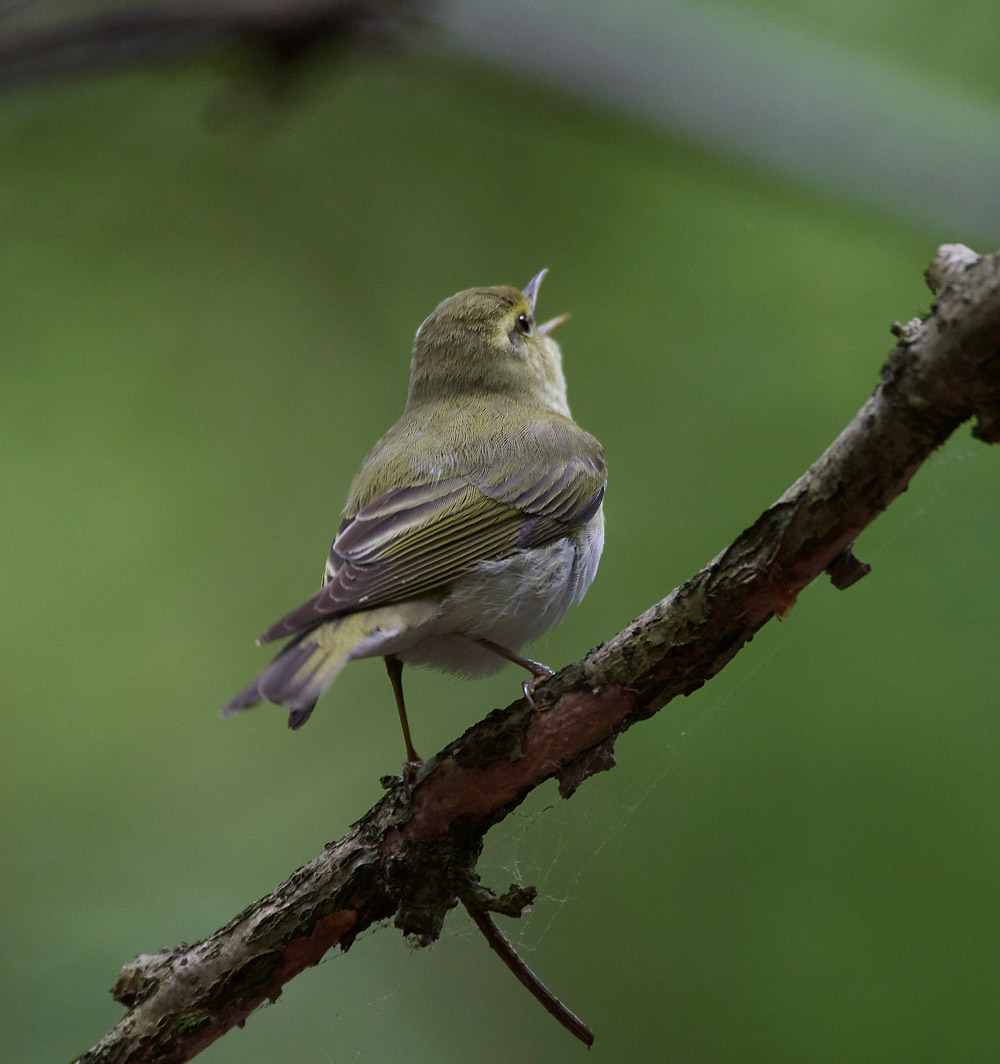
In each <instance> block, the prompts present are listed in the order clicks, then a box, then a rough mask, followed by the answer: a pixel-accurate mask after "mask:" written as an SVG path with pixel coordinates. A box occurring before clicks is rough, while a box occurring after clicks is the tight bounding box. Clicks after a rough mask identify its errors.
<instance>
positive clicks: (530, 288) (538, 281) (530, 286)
mask: <svg viewBox="0 0 1000 1064" xmlns="http://www.w3.org/2000/svg"><path fill="white" fill-rule="evenodd" d="M548 272H549V268H548V266H546V267H545V269H544V270H539V271H538V273H536V274H535V276H534V277H532V278H531V280H530V281H529V282H528V283H527V284H526V285H525V286H524V288H523V289H522V292H521V294H522V295H523V296H524V298H525V299H526V300H527V301H528V306H529V307H531V313H532V314H534V313H535V300H536V299H537V298H538V289H539V288H541V286H542V281H543V280H544V279H545V275H546V274H547V273H548Z"/></svg>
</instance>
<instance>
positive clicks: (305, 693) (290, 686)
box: [219, 613, 372, 730]
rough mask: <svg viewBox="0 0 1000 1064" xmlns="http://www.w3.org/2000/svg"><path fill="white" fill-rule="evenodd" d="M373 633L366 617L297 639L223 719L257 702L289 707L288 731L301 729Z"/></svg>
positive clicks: (337, 621) (338, 621) (338, 620)
mask: <svg viewBox="0 0 1000 1064" xmlns="http://www.w3.org/2000/svg"><path fill="white" fill-rule="evenodd" d="M371 631H372V629H371V624H370V623H369V618H368V617H367V615H366V614H365V613H350V614H347V615H346V616H343V617H335V618H332V619H330V620H328V621H324V622H323V623H322V624H321V625H319V626H318V627H316V628H313V629H311V630H310V631H308V632H305V633H303V634H302V635H300V636H298V637H297V638H295V639H293V640H292V642H291V643H289V644H288V645H287V646H286V647H285V648H284V649H283V650H282V651H281V653H280V654H279V655H278V656H277V657H276V658H275V659H274V660H273V661H272V662H271V664H270V665H268V667H267V668H266V669H265V670H264V671H263V672H262V673H261V674H260V676H258V677H257V679H256V680H254V682H253V683H252V684H250V685H249V687H245V688H244V689H243V690H242V691H240V693H239V694H238V695H237V696H236V697H235V698H234V699H232V700H231V701H229V702H227V703H226V705H225V706H223V707H222V709H221V710H220V711H219V716H220V717H231V716H233V715H234V714H236V713H241V712H242V711H243V710H245V709H250V708H251V707H252V706H255V705H257V703H258V702H277V703H278V704H279V705H282V706H287V707H288V710H289V713H288V727H289V728H291V729H293V730H295V729H297V728H301V727H302V725H303V724H305V722H306V721H307V720H308V719H309V714H310V713H312V711H313V706H315V705H316V700H317V699H318V698H319V696H320V695H321V694H322V693H323V692H324V691H325V690H326V689H327V687H329V686H330V684H331V683H333V681H334V679H335V678H336V676H337V673H339V672H340V670H341V669H342V668H343V667H344V666H345V665H346V664H347V662H348V661H350V660H351V657H352V651H354V650H355V648H356V647H357V646H358V644H359V643H360V642H361V641H362V640H364V639H365V637H366V636H368V635H370V634H371Z"/></svg>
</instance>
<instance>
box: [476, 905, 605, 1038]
mask: <svg viewBox="0 0 1000 1064" xmlns="http://www.w3.org/2000/svg"><path fill="white" fill-rule="evenodd" d="M461 901H462V904H463V905H464V906H465V909H466V912H468V914H469V915H470V916H471V917H472V919H473V921H474V922H475V924H476V927H478V928H479V930H480V931H482V933H483V935H484V936H485V938H486V941H487V942H488V943H489V944H490V949H492V950H493V952H494V953H495V954H496V955H497V956H498V957H499V958H500V960H502V961H503V962H504V964H506V965H507V967H508V968H509V969H510V970H511V971H512V972H513V973H514V977H515V978H516V979H517V981H518V982H519V983H520V984H521V985H522V986H523V987H525V988H526V989H527V991H528V993H529V994H531V996H532V997H533V998H535V1000H536V1001H538V1002H540V1003H541V1005H542V1007H543V1008H544V1009H546V1010H547V1011H548V1013H549V1014H550V1015H551V1016H554V1017H555V1018H556V1019H557V1020H558V1021H559V1022H560V1023H561V1024H562V1025H563V1027H565V1028H566V1030H567V1031H569V1033H570V1034H571V1035H575V1036H576V1037H577V1038H579V1039H580V1041H581V1042H583V1044H584V1045H585V1046H586V1047H587V1048H588V1049H589V1048H590V1047H591V1046H592V1045H593V1044H594V1032H593V1031H592V1030H591V1029H590V1028H589V1027H588V1026H587V1025H586V1024H585V1023H584V1022H583V1020H581V1019H580V1017H579V1016H577V1015H576V1013H575V1012H570V1010H569V1009H568V1008H566V1006H565V1005H564V1004H563V1003H562V1002H561V1001H560V1000H559V998H557V997H556V996H555V994H553V993H552V991H551V990H549V988H548V987H547V986H546V985H545V984H544V983H543V982H542V981H541V979H539V978H538V976H537V975H535V973H534V972H533V971H532V970H531V969H530V968H529V967H528V966H527V965H526V964H525V963H524V961H523V960H521V958H520V956H518V953H517V950H515V949H514V947H513V946H512V945H511V944H510V942H509V941H508V939H507V936H506V935H505V934H504V933H503V932H502V931H501V930H500V928H499V927H497V925H496V923H495V921H494V919H493V917H492V916H491V915H490V913H489V912H487V911H486V910H485V909H482V908H480V907H479V906H478V905H476V904H474V903H473V902H471V901H470V900H469V899H468V898H465V897H463V898H462V899H461Z"/></svg>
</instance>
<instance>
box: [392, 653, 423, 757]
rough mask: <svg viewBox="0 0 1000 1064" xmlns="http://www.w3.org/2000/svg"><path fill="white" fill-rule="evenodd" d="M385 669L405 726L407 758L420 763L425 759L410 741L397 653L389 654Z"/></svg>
mask: <svg viewBox="0 0 1000 1064" xmlns="http://www.w3.org/2000/svg"><path fill="white" fill-rule="evenodd" d="M385 671H386V672H387V673H388V674H389V682H390V683H391V684H392V693H393V694H394V695H395V696H396V709H397V710H399V723H400V724H401V725H402V728H403V742H405V743H406V760H407V762H409V763H411V764H412V763H416V764H419V763H420V761H422V760H423V759H422V758H421V756H420V755H419V754H418V753H417V751H416V750H414V749H413V743H412V742H411V741H410V725H409V722H408V721H407V719H406V704H405V703H404V702H403V663H402V662H401V661H400V660H399V658H397V657H396V656H395V655H393V654H387V655H386V657H385Z"/></svg>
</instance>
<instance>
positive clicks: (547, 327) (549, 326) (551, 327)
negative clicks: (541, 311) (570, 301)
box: [537, 314, 569, 336]
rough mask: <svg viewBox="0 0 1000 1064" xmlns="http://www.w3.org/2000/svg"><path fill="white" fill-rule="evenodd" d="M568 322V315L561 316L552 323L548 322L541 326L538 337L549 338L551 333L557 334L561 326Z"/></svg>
mask: <svg viewBox="0 0 1000 1064" xmlns="http://www.w3.org/2000/svg"><path fill="white" fill-rule="evenodd" d="M568 321H569V315H568V314H560V315H559V317H558V318H553V319H552V320H551V321H547V322H545V323H544V324H543V325H539V326H538V329H537V332H538V335H539V336H548V334H549V333H550V332H555V331H556V329H558V328H559V326H560V325H564V324H565V323H566V322H568Z"/></svg>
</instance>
